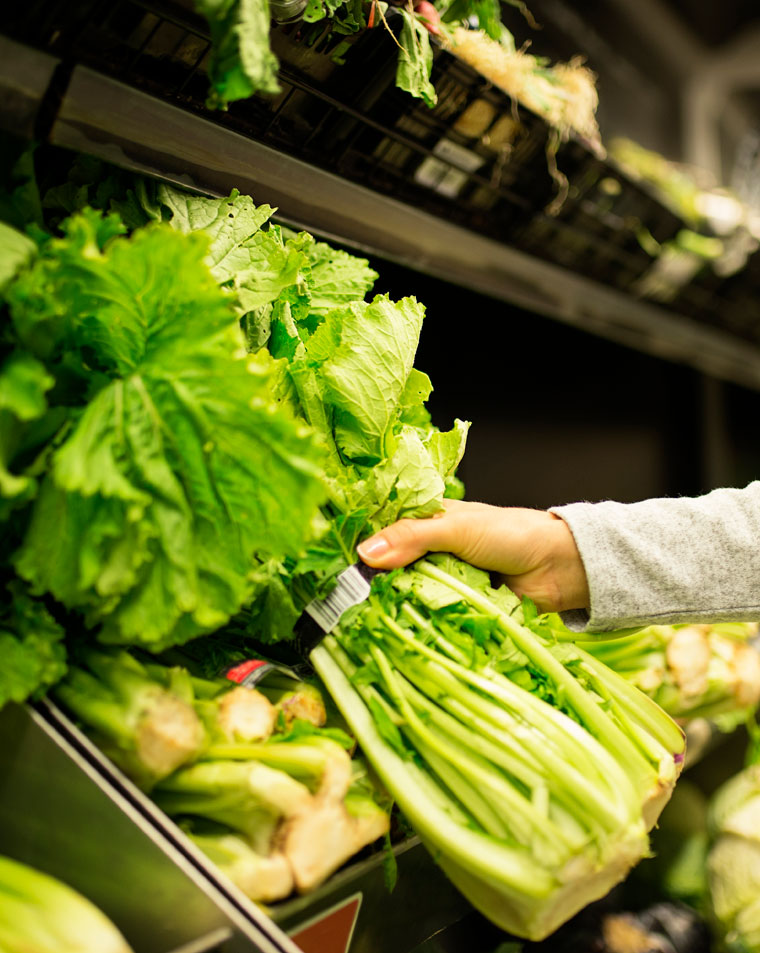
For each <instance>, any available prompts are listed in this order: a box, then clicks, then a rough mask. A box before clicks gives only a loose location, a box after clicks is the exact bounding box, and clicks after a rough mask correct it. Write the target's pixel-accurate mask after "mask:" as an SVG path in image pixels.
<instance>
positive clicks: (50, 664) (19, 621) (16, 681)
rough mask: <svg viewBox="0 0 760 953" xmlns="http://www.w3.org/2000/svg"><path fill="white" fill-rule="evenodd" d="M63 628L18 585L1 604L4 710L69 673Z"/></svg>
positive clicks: (0, 685) (1, 696)
mask: <svg viewBox="0 0 760 953" xmlns="http://www.w3.org/2000/svg"><path fill="white" fill-rule="evenodd" d="M63 635H64V632H63V629H62V628H61V627H60V626H59V625H58V623H57V622H55V620H54V619H53V618H52V616H51V615H50V614H49V613H48V611H47V610H46V609H45V607H44V606H43V605H42V604H41V603H40V602H38V601H37V600H36V599H32V598H30V597H29V595H28V594H27V593H25V592H24V590H23V588H22V587H21V586H20V585H19V584H18V582H15V583H11V585H10V586H8V588H7V589H6V591H5V593H4V596H3V599H2V604H0V658H1V659H2V660H3V663H2V666H0V708H2V706H3V705H4V704H5V703H6V702H8V701H13V702H23V701H25V700H26V699H27V698H29V696H30V695H37V694H40V693H41V692H43V691H44V690H45V689H46V688H48V687H49V686H50V685H53V684H55V682H57V681H58V680H59V679H60V678H61V677H62V676H63V675H64V674H65V672H66V652H65V649H64V647H63Z"/></svg>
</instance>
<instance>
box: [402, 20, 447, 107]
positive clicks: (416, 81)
mask: <svg viewBox="0 0 760 953" xmlns="http://www.w3.org/2000/svg"><path fill="white" fill-rule="evenodd" d="M401 13H402V15H403V17H404V23H403V25H402V27H401V36H400V38H399V43H400V45H401V49H400V50H399V53H398V65H397V67H396V85H397V86H398V87H399V88H400V89H405V90H406V91H407V92H408V93H411V94H412V96H416V97H417V98H418V99H421V100H423V102H424V103H425V104H426V105H427V106H430V107H433V106H435V104H436V103H437V102H438V95H437V93H436V91H435V86H433V84H432V83H431V82H430V71H431V70H432V68H433V50H432V49H431V47H430V34H429V33H428V31H427V28H426V27H425V25H424V24H423V23H422V22H421V21H420V20H419V19H418V18H417V17H416V16H415V15H414V14H413V13H412V12H411V11H409V10H402V11H401Z"/></svg>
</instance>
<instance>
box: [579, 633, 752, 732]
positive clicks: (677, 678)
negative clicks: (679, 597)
mask: <svg viewBox="0 0 760 953" xmlns="http://www.w3.org/2000/svg"><path fill="white" fill-rule="evenodd" d="M757 630H758V626H757V624H756V623H750V622H747V623H741V622H736V623H718V624H715V625H674V626H667V625H662V626H661V625H655V626H649V627H648V628H646V629H641V630H640V631H638V632H633V633H631V634H630V635H626V636H624V637H622V638H618V639H614V640H611V641H608V642H605V641H599V642H596V643H589V644H588V645H587V646H585V647H586V648H588V650H589V651H590V652H591V653H593V655H594V656H595V657H596V658H597V659H599V660H600V661H602V662H604V663H605V665H608V666H609V667H610V668H612V669H614V670H615V671H616V672H619V673H620V674H621V675H623V676H624V677H625V678H627V679H628V681H630V682H631V684H632V685H636V687H637V688H640V689H641V690H642V691H643V692H646V693H647V695H649V696H650V697H651V698H653V699H654V700H655V701H656V702H657V704H658V705H660V706H661V707H662V708H663V709H664V710H665V711H667V712H668V713H669V714H671V715H672V716H673V717H674V718H676V719H678V721H679V722H681V724H688V723H689V722H691V721H693V720H694V719H696V718H704V719H707V720H708V721H709V722H711V723H712V724H714V725H715V726H716V727H717V728H718V729H719V730H721V731H724V732H728V731H732V730H733V729H734V728H736V727H737V726H738V725H740V724H743V723H744V722H746V721H747V719H748V718H749V717H751V716H752V714H753V713H754V712H755V710H756V709H757V706H758V703H760V651H758V647H757Z"/></svg>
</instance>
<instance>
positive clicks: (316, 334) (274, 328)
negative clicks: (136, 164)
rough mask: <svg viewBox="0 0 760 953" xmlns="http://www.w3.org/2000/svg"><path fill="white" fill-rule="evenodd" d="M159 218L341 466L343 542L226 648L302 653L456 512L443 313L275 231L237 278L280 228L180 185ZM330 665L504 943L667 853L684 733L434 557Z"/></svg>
mask: <svg viewBox="0 0 760 953" xmlns="http://www.w3.org/2000/svg"><path fill="white" fill-rule="evenodd" d="M143 204H144V207H145V209H146V213H148V214H154V215H160V217H161V218H162V219H163V220H165V221H167V222H168V224H169V225H171V226H174V227H176V228H178V229H180V230H182V231H188V230H190V231H192V230H194V229H196V228H200V229H209V230H210V231H211V234H212V235H213V236H214V238H213V239H212V244H211V249H212V251H211V258H212V259H213V260H211V261H210V264H211V267H212V270H214V269H216V275H217V277H218V279H219V280H220V281H222V282H223V284H224V285H225V286H230V287H234V288H235V289H237V295H238V300H239V301H242V300H243V297H242V296H241V291H242V290H243V289H244V291H245V301H246V305H245V307H247V308H249V309H250V310H248V311H246V312H245V313H244V314H243V323H244V326H245V328H246V332H247V338H248V341H249V346H250V347H252V348H253V349H254V350H255V351H256V353H260V352H261V351H263V350H266V351H268V352H269V354H270V355H271V357H272V358H274V359H275V361H276V362H277V368H278V372H279V374H280V377H279V383H278V395H279V398H280V400H281V401H282V402H283V403H284V404H287V405H289V406H290V407H291V408H292V410H293V412H294V413H295V414H297V415H298V416H300V417H302V418H303V419H304V420H305V421H306V422H308V423H309V424H310V426H311V427H312V428H313V429H314V430H315V431H316V433H317V434H318V435H319V439H320V442H321V444H322V446H323V447H324V449H325V473H326V482H327V486H328V500H327V502H326V503H325V504H324V505H323V507H322V516H323V525H322V530H321V532H320V533H318V535H317V536H316V538H315V539H314V540H313V541H312V543H311V544H310V545H309V546H308V547H307V549H306V551H305V553H304V554H303V555H302V556H301V557H298V558H295V559H294V558H286V559H284V560H275V559H269V560H261V561H259V563H258V566H257V568H256V570H255V573H254V576H255V585H256V591H255V593H254V596H253V599H252V601H251V603H250V604H249V605H248V606H247V607H246V609H245V610H244V611H243V612H242V613H240V614H239V615H238V616H237V617H236V618H235V620H234V621H233V624H232V626H231V627H229V628H228V629H227V630H226V632H225V633H224V636H225V637H227V638H229V637H230V635H231V634H234V635H235V636H237V637H240V636H244V635H251V636H255V637H256V638H257V639H258V640H260V641H270V642H272V641H277V640H279V639H288V638H290V637H292V634H293V626H294V623H295V621H296V620H297V618H298V616H299V615H300V613H301V611H302V609H303V607H304V605H305V603H306V602H307V601H308V600H310V599H311V598H312V597H313V596H314V595H316V594H320V593H326V592H327V591H329V589H330V587H331V586H332V585H333V581H334V578H335V576H336V574H337V573H338V571H339V570H341V569H343V568H345V566H346V565H347V564H349V563H351V562H353V561H354V560H355V555H354V547H355V543H356V541H357V540H358V539H359V538H360V537H361V536H363V535H365V534H366V533H369V532H371V531H373V530H375V529H377V528H378V527H379V526H382V525H384V524H386V523H388V522H390V521H392V520H395V519H397V518H399V517H405V516H410V517H415V516H429V515H432V514H434V513H435V512H437V511H438V510H439V509H440V507H441V506H442V499H443V496H444V494H445V493H446V492H447V491H450V492H451V491H453V492H456V490H457V489H458V487H457V485H456V483H455V482H454V478H453V474H454V471H455V469H456V466H457V464H458V462H459V460H460V457H461V455H462V452H463V450H464V443H465V437H466V431H467V425H466V424H464V423H463V422H461V421H457V422H456V424H455V425H454V427H453V428H452V429H451V430H449V431H446V432H441V431H440V430H438V429H437V428H436V427H435V426H434V425H433V424H432V422H431V419H430V415H429V413H428V411H427V409H426V407H425V401H426V399H427V397H428V396H429V393H430V386H431V385H430V381H429V379H428V378H427V377H426V375H424V374H423V373H421V372H420V371H419V370H417V369H415V368H414V367H413V362H414V356H415V350H416V347H417V341H418V337H419V333H420V327H421V322H422V318H423V309H422V307H421V306H420V305H419V304H418V302H416V301H415V300H414V299H412V298H406V299H403V300H401V301H399V302H393V301H391V300H389V299H388V298H387V297H386V296H382V295H380V296H376V297H374V298H372V299H371V300H368V301H367V300H363V293H364V291H366V289H367V288H368V287H369V284H370V283H371V280H372V278H373V277H374V276H370V274H369V273H368V272H367V271H366V270H364V269H366V265H365V264H364V263H361V262H358V261H357V260H355V259H352V258H351V257H350V256H347V255H336V254H335V253H330V252H328V250H327V249H325V248H324V247H321V248H320V246H319V243H314V241H313V239H311V238H310V237H309V236H306V235H303V234H293V233H289V232H285V231H283V230H282V229H278V228H277V227H275V226H270V227H269V228H268V229H267V230H266V231H264V230H260V231H259V232H258V233H257V235H258V239H257V242H256V246H255V247H256V254H255V256H251V257H250V258H246V259H245V260H240V263H239V266H238V267H237V268H236V269H235V270H234V273H233V272H232V271H230V270H227V268H226V266H225V265H224V262H225V260H226V257H227V255H228V254H232V255H235V256H237V255H238V249H237V246H236V245H235V242H234V238H233V234H234V231H235V228H234V222H235V221H236V219H237V218H238V217H239V215H240V214H241V212H240V211H237V210H238V209H240V210H242V209H244V208H245V209H246V210H247V211H246V215H254V214H258V216H259V219H260V218H261V217H262V216H264V215H268V214H269V212H270V210H269V209H263V210H262V209H258V210H256V211H254V210H253V208H252V207H249V206H248V205H247V204H246V200H245V199H243V198H242V197H241V196H237V195H233V196H232V197H231V198H230V199H229V200H215V199H203V198H199V197H190V196H187V195H185V194H183V193H179V192H177V191H175V190H173V189H168V188H166V187H164V186H161V187H159V188H158V189H157V190H156V191H155V192H154V194H153V197H152V204H151V203H150V201H149V197H148V198H146V197H144V198H143ZM225 208H227V209H229V211H228V212H227V216H228V222H229V233H228V232H224V237H222V232H220V230H219V223H220V221H221V220H222V219H223V218H224V215H223V214H222V213H223V210H224V209H225ZM230 216H231V217H230ZM262 224H263V223H262ZM254 258H255V261H254ZM341 274H345V276H346V277H345V278H344V279H341V278H340V277H339V275H341ZM362 275H363V279H362ZM349 276H350V280H349ZM328 278H330V280H328ZM339 288H340V289H344V290H345V291H346V294H345V295H344V296H343V297H342V298H341V299H340V300H337V299H336V297H335V292H336V289H339ZM526 622H527V625H526ZM530 626H533V627H534V628H535V631H532V630H531V628H530ZM311 661H312V663H313V665H314V666H315V668H316V669H317V671H318V673H319V675H320V677H321V678H322V679H323V681H324V682H325V684H326V685H327V687H328V689H329V691H330V694H331V695H332V697H333V699H334V701H335V702H336V703H337V705H338V707H339V708H340V709H341V712H342V714H343V716H344V718H345V719H346V721H347V723H348V724H349V726H350V728H351V730H352V731H353V732H354V734H355V735H356V737H357V739H358V740H359V742H360V744H361V746H362V749H363V750H364V752H365V754H366V755H367V757H368V759H369V761H370V762H371V764H372V766H373V768H374V770H375V771H376V772H377V773H378V775H379V776H380V778H381V780H382V781H383V783H384V784H385V786H386V787H387V789H388V790H389V792H390V793H391V794H392V796H393V797H394V798H395V799H396V801H397V802H398V804H399V805H400V807H401V809H402V811H403V812H404V814H405V815H406V817H407V818H408V819H409V820H410V821H411V823H412V825H413V826H414V827H415V829H416V830H417V831H418V832H419V833H420V834H421V836H422V838H423V840H424V841H425V842H426V843H427V844H428V846H429V847H430V849H431V851H432V852H433V853H434V854H435V856H436V858H437V859H438V862H439V863H440V864H441V866H442V867H443V869H444V870H445V871H446V872H447V873H448V875H449V876H450V877H451V878H452V880H453V881H454V882H455V883H456V884H457V885H458V886H459V887H460V889H461V890H462V891H463V892H464V893H465V894H466V895H467V896H468V897H469V898H470V899H471V901H472V902H473V903H474V904H475V906H477V907H478V908H479V909H480V910H482V911H483V912H485V913H486V914H487V915H488V916H489V917H490V918H491V919H493V920H494V921H495V922H497V923H499V924H500V925H501V926H503V927H504V928H506V929H508V930H510V931H512V932H513V933H517V934H520V935H523V936H529V937H533V938H539V937H542V936H545V935H546V934H548V933H549V932H551V931H552V930H553V929H555V928H556V927H557V926H558V925H559V924H560V923H562V922H563V921H564V920H566V919H567V918H568V917H569V916H570V915H572V913H574V912H575V911H576V910H578V909H579V908H580V907H581V906H583V905H585V904H586V903H588V902H589V901H590V900H592V899H595V898H596V897H598V896H600V895H602V894H603V893H605V892H606V891H607V890H608V889H609V887H610V886H611V885H612V884H614V883H615V882H617V881H618V880H620V879H621V878H622V877H623V876H625V874H626V873H627V871H628V870H629V869H630V867H631V866H632V865H633V864H634V863H635V862H636V861H637V860H639V859H640V858H641V857H642V856H644V855H645V854H646V852H647V849H648V847H647V844H648V842H647V836H646V831H647V829H648V828H649V827H650V826H651V825H652V824H653V823H654V821H655V820H656V818H657V815H658V814H659V811H660V810H661V808H662V806H663V804H664V803H665V802H666V801H667V798H668V796H669V794H670V792H671V790H672V787H673V784H674V782H675V779H676V777H677V775H678V772H679V769H680V763H681V760H682V755H683V746H684V743H683V734H682V732H681V731H680V729H679V728H678V727H677V726H676V725H675V724H674V723H673V722H672V720H671V719H670V718H669V717H668V716H667V715H666V714H665V713H664V712H662V711H661V709H659V708H658V707H657V706H656V705H655V704H654V703H653V702H652V701H651V700H650V699H648V698H647V697H646V696H644V695H642V694H641V693H640V692H639V691H638V690H637V689H635V688H633V687H632V686H630V685H629V684H628V683H627V682H626V681H625V679H623V678H622V677H620V676H618V675H616V674H615V673H614V672H612V671H610V670H609V669H608V668H607V667H606V666H604V665H603V664H601V663H599V662H598V661H596V660H595V659H594V658H593V657H592V656H591V655H589V654H588V653H586V652H584V651H583V650H581V649H580V648H576V647H575V646H573V645H569V644H563V643H558V642H556V641H555V640H554V639H553V638H552V637H551V635H550V634H549V635H548V637H547V635H546V634H545V633H542V630H541V627H540V623H539V620H538V619H536V618H535V610H533V609H532V607H531V606H530V605H529V604H526V605H525V606H522V605H520V603H519V601H518V600H517V599H516V598H515V597H514V596H513V595H512V594H511V593H509V592H508V591H507V590H505V589H500V590H494V589H493V588H492V587H491V586H490V583H489V579H488V576H487V574H485V573H482V572H480V571H478V570H475V569H473V568H472V567H470V566H467V565H466V564H464V563H462V562H460V561H458V560H455V559H453V558H452V557H434V558H431V559H429V560H425V561H422V562H420V563H418V564H417V565H415V566H414V567H411V568H409V569H407V570H404V571H403V572H399V573H395V574H390V575H386V576H381V577H378V578H376V580H375V582H374V584H373V590H372V594H371V595H370V598H369V600H368V601H367V602H365V603H364V604H362V605H361V606H359V607H355V608H354V609H352V610H349V612H348V613H346V614H344V616H343V617H342V618H341V621H340V624H339V627H338V629H337V630H336V631H335V633H334V634H333V635H330V636H328V637H327V638H326V639H325V640H324V642H323V643H322V645H320V646H319V647H318V648H316V649H314V650H313V651H312V653H311Z"/></svg>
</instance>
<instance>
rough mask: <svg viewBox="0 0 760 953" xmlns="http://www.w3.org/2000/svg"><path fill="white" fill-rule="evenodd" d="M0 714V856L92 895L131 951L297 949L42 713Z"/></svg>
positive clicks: (15, 709) (10, 708)
mask: <svg viewBox="0 0 760 953" xmlns="http://www.w3.org/2000/svg"><path fill="white" fill-rule="evenodd" d="M49 711H50V710H49V708H48V706H46V705H44V704H43V705H41V706H39V707H38V708H32V707H22V706H18V705H13V704H9V705H7V706H5V708H3V710H2V711H1V712H0V853H2V854H5V855H7V856H9V857H12V858H14V859H15V860H19V861H22V862H23V863H26V864H30V865H31V866H33V867H37V868H38V869H40V870H42V871H44V872H45V873H48V874H51V875H52V876H54V877H58V878H59V879H60V880H62V881H64V882H65V883H67V884H69V885H70V886H71V887H73V888H74V889H75V890H78V891H79V892H80V893H82V894H83V895H84V896H85V897H87V898H88V899H89V900H91V901H92V902H93V903H94V904H96V906H98V907H100V909H101V910H102V911H103V912H104V913H105V914H106V915H107V916H108V917H110V919H111V920H113V922H114V923H115V924H116V926H117V927H118V928H119V929H120V930H121V932H122V933H123V934H124V936H125V937H126V939H127V941H128V942H129V943H130V944H131V945H132V947H133V948H134V949H135V951H137V953H206V951H209V953H210V951H218V953H243V951H250V953H297V948H296V947H295V946H294V944H293V943H292V942H291V941H289V940H288V938H287V937H286V936H285V935H284V934H283V933H282V932H281V931H280V930H278V929H277V928H276V927H275V926H274V924H272V923H271V921H267V920H266V918H265V917H263V916H262V915H261V914H260V913H259V912H258V911H256V912H255V916H254V914H253V912H251V911H249V912H248V914H244V913H242V912H241V911H240V910H239V909H237V908H236V906H235V904H234V903H233V902H232V901H231V900H230V899H229V898H228V897H227V896H225V894H224V892H223V891H222V890H220V889H219V887H218V886H217V885H216V884H214V883H213V881H212V880H211V879H210V878H209V877H206V876H204V875H203V873H202V872H201V871H200V870H199V869H198V867H197V866H196V865H195V864H193V863H192V861H191V860H190V859H189V858H188V857H187V856H186V855H184V854H183V853H182V851H181V850H180V849H178V848H177V847H176V846H175V845H174V844H173V843H172V842H171V841H170V840H169V839H168V838H166V837H165V836H164V835H163V834H162V833H161V832H160V831H159V830H158V828H157V826H156V825H155V824H152V823H151V822H150V820H149V819H148V818H147V816H146V815H145V814H144V813H143V812H141V811H140V810H139V808H138V807H137V806H136V804H135V802H134V801H133V799H131V798H130V797H129V796H128V795H127V794H126V793H125V792H124V791H123V790H121V789H120V788H118V787H117V786H116V785H114V784H112V783H111V782H110V781H109V780H108V779H107V778H106V777H105V776H104V773H103V772H102V771H101V770H99V769H98V767H96V765H95V764H94V763H93V762H92V761H90V760H88V758H87V756H86V755H85V753H84V751H83V750H82V749H80V748H78V747H77V746H76V745H75V744H74V743H73V742H72V739H71V738H69V737H67V736H66V734H65V733H64V732H63V731H62V730H61V728H60V727H59V726H57V725H56V724H55V721H54V720H53V719H51V718H50V717H48V716H49Z"/></svg>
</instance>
